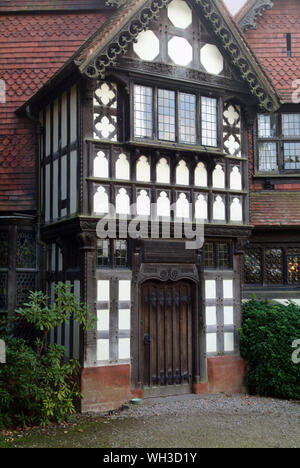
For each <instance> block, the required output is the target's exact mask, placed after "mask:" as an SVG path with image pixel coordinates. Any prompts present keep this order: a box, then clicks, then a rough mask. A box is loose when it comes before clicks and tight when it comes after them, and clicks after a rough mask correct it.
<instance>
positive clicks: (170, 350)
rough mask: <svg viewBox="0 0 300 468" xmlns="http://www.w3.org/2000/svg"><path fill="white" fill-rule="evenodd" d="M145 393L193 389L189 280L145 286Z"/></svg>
mask: <svg viewBox="0 0 300 468" xmlns="http://www.w3.org/2000/svg"><path fill="white" fill-rule="evenodd" d="M141 293H142V297H141V299H142V323H143V335H142V339H143V350H144V353H143V355H144V395H145V397H147V396H159V395H170V394H179V393H190V392H191V384H192V287H191V285H190V284H189V283H188V282H185V281H180V282H177V283H173V282H169V283H160V282H154V281H153V282H147V283H145V284H144V285H143V286H142V291H141Z"/></svg>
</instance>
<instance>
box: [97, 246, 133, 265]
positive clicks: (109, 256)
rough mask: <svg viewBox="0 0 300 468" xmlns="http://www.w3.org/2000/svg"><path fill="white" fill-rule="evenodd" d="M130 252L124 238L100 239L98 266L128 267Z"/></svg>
mask: <svg viewBox="0 0 300 468" xmlns="http://www.w3.org/2000/svg"><path fill="white" fill-rule="evenodd" d="M127 266H128V253H127V241H126V240H123V239H116V240H109V239H104V240H100V239H99V240H98V241H97V268H106V269H111V268H112V269H114V268H127Z"/></svg>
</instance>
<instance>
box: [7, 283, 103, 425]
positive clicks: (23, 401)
mask: <svg viewBox="0 0 300 468" xmlns="http://www.w3.org/2000/svg"><path fill="white" fill-rule="evenodd" d="M54 292H55V300H54V302H53V303H52V304H51V305H50V306H48V303H49V298H48V297H47V296H45V295H44V294H43V293H42V292H40V291H38V292H31V293H30V296H29V302H28V304H25V305H24V307H23V308H22V309H19V310H18V311H17V313H18V314H17V317H16V318H14V319H12V320H10V321H9V322H6V323H4V322H2V324H0V338H2V339H4V340H5V342H6V364H1V365H0V429H1V428H5V427H9V426H12V425H32V424H42V425H46V424H48V423H49V422H51V421H57V422H61V421H64V420H66V419H68V417H70V416H71V415H72V414H73V413H74V412H75V406H74V400H75V399H76V398H80V397H81V394H80V389H79V385H78V379H77V377H78V373H79V369H80V366H79V363H78V361H75V360H70V361H69V362H64V361H63V357H64V348H63V347H62V346H60V345H54V344H51V345H48V346H47V344H46V343H47V335H48V333H49V332H50V330H52V329H54V328H55V327H59V326H60V325H62V323H64V322H67V321H68V320H69V319H70V318H71V316H73V318H74V320H76V321H77V322H78V323H79V324H80V325H81V326H82V327H83V329H85V330H87V329H89V328H90V327H92V326H93V325H94V320H93V318H92V317H91V315H90V314H89V312H88V310H87V308H86V307H85V306H84V305H82V304H80V303H79V302H78V300H77V298H76V297H75V295H74V294H72V293H71V290H70V286H69V285H66V284H64V283H58V284H57V285H56V286H55V291H54ZM18 317H19V318H21V319H25V320H26V321H27V322H28V323H29V324H32V325H34V326H35V328H36V329H37V331H38V332H39V333H40V338H38V339H37V340H36V341H35V347H34V348H32V347H31V346H30V345H29V344H28V342H26V341H25V340H23V339H20V338H15V337H14V336H13V328H14V326H15V324H16V321H17V320H18Z"/></svg>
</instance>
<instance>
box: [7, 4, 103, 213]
mask: <svg viewBox="0 0 300 468" xmlns="http://www.w3.org/2000/svg"><path fill="white" fill-rule="evenodd" d="M6 3H7V2H6ZM9 3H12V2H9ZM107 14H108V12H104V13H103V12H99V11H98V12H81V13H80V12H79V13H74V12H64V13H59V14H55V13H47V12H45V13H41V12H39V13H31V14H28V13H22V14H18V15H16V14H3V15H0V79H2V80H4V81H5V84H6V104H1V103H0V211H8V210H14V211H16V210H32V209H34V208H35V206H36V200H35V190H36V178H35V177H36V174H35V135H34V128H33V125H32V123H31V122H30V121H29V120H28V119H27V118H18V117H16V115H15V110H16V109H17V108H18V107H20V106H21V105H22V104H23V103H24V102H25V101H27V100H28V99H29V98H30V97H31V96H32V95H33V94H35V93H36V92H37V91H38V90H39V88H40V87H41V86H42V85H43V84H44V83H45V82H46V81H47V80H48V79H49V78H50V77H51V76H52V75H53V74H54V73H55V72H56V71H57V70H58V69H59V68H60V67H61V66H62V65H63V64H64V62H65V61H66V60H67V59H68V58H69V57H70V56H71V55H72V54H73V52H74V51H75V50H76V49H77V48H78V47H79V46H80V45H81V44H82V43H83V42H84V41H85V40H86V39H87V38H88V37H89V36H90V35H91V34H92V33H93V32H94V31H95V30H97V29H98V28H99V27H100V26H101V24H102V23H103V22H104V20H105V18H106V15H107Z"/></svg>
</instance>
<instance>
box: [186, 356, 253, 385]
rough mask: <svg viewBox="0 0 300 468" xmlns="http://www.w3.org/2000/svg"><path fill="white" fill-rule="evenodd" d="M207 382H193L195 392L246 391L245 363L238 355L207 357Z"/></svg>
mask: <svg viewBox="0 0 300 468" xmlns="http://www.w3.org/2000/svg"><path fill="white" fill-rule="evenodd" d="M207 376H208V382H207V383H203V384H194V386H193V391H194V393H196V394H205V393H221V392H222V393H229V394H230V393H243V392H245V391H246V385H245V376H246V363H245V361H244V360H243V359H242V358H240V357H238V356H216V357H210V358H208V359H207Z"/></svg>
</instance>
